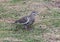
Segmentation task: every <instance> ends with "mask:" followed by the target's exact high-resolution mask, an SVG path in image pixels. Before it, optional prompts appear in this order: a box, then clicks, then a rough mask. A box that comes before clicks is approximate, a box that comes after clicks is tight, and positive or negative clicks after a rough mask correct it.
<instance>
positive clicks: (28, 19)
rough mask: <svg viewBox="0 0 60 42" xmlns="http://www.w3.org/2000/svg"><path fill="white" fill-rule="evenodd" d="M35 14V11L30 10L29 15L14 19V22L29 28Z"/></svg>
mask: <svg viewBox="0 0 60 42" xmlns="http://www.w3.org/2000/svg"><path fill="white" fill-rule="evenodd" d="M36 15H37V12H36V11H32V12H31V14H30V15H28V16H24V17H22V18H20V19H19V20H16V21H15V23H20V24H22V25H23V26H24V28H25V29H29V28H31V25H32V24H33V23H34V21H35V16H36Z"/></svg>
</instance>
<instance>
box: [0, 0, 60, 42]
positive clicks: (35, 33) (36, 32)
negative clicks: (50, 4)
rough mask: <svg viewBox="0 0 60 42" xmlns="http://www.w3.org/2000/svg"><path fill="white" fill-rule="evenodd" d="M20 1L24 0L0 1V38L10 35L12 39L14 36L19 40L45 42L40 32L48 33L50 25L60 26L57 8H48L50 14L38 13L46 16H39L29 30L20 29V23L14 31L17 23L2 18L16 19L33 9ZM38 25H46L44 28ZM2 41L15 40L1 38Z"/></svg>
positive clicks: (59, 15)
mask: <svg viewBox="0 0 60 42" xmlns="http://www.w3.org/2000/svg"><path fill="white" fill-rule="evenodd" d="M21 1H24V0H11V1H10V2H6V3H3V2H1V4H0V5H1V7H0V39H1V38H7V37H8V39H9V37H12V39H13V38H14V39H19V40H22V41H21V42H45V40H44V39H43V38H42V34H43V33H50V32H51V31H50V29H52V28H50V27H52V26H53V27H54V28H57V27H60V19H59V18H60V12H59V11H58V9H57V10H56V9H53V8H52V9H51V10H48V11H50V12H51V14H49V13H45V14H39V16H45V17H46V18H42V17H41V18H40V17H39V19H41V21H40V20H39V22H38V23H35V24H34V25H33V28H32V30H31V31H27V30H24V29H22V27H21V26H20V25H18V29H19V30H18V31H14V30H15V29H16V27H15V26H16V25H17V24H12V23H8V21H4V20H3V19H5V20H8V19H9V18H10V20H11V19H15V20H17V19H19V18H21V17H22V16H25V15H27V14H26V13H29V12H30V11H31V10H33V9H31V8H30V9H31V10H29V7H28V6H26V5H28V4H26V5H25V4H22V2H21ZM26 1H27V0H26ZM43 1H44V0H43ZM45 1H49V0H45ZM11 2H12V3H11ZM20 2H21V3H20ZM33 2H34V0H33V1H32V3H33ZM13 3H14V4H13ZM37 3H38V1H37ZM3 4H4V5H3ZM19 5H20V6H21V7H20V6H19ZM16 6H17V7H16ZM18 6H19V7H18ZM9 7H10V8H9ZM11 7H12V8H11ZM16 8H17V9H16ZM18 8H19V9H18ZM33 8H34V7H33ZM17 10H18V11H17ZM28 10H29V11H28ZM48 16H49V17H48ZM1 20H2V21H1ZM40 25H46V28H45V29H44V27H43V26H42V27H40ZM48 27H49V28H48ZM57 29H58V28H57ZM3 42H15V41H9V40H3Z"/></svg>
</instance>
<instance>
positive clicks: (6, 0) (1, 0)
mask: <svg viewBox="0 0 60 42" xmlns="http://www.w3.org/2000/svg"><path fill="white" fill-rule="evenodd" d="M8 1H10V0H0V2H8Z"/></svg>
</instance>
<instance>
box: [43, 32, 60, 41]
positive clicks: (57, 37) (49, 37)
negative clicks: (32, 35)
mask: <svg viewBox="0 0 60 42" xmlns="http://www.w3.org/2000/svg"><path fill="white" fill-rule="evenodd" d="M43 38H44V40H45V41H46V42H60V34H54V33H45V34H43Z"/></svg>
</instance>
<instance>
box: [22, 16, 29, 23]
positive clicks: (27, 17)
mask: <svg viewBox="0 0 60 42" xmlns="http://www.w3.org/2000/svg"><path fill="white" fill-rule="evenodd" d="M29 20H30V18H29V17H27V21H26V22H25V23H21V24H27V23H28V22H29Z"/></svg>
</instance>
